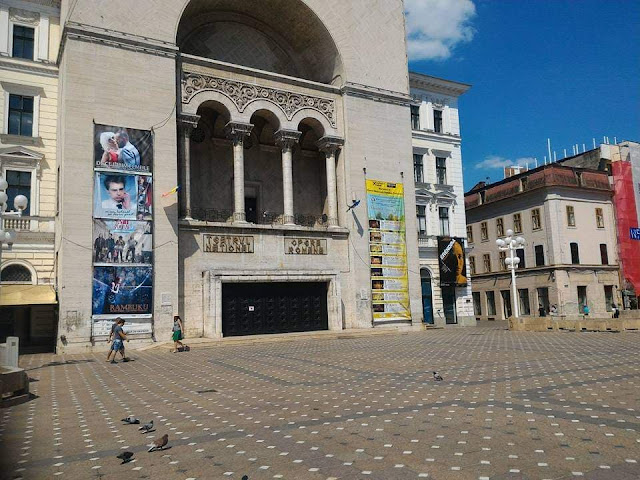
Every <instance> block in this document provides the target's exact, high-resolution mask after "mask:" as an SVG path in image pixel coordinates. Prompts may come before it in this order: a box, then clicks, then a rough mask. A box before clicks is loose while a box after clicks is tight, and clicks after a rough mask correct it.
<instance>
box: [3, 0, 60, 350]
mask: <svg viewBox="0 0 640 480" xmlns="http://www.w3.org/2000/svg"><path fill="white" fill-rule="evenodd" d="M59 18H60V2H59V1H58V2H56V1H51V0H48V1H45V0H29V1H22V0H2V2H0V174H1V175H2V176H3V177H4V178H5V179H6V180H7V182H8V184H9V188H8V190H7V195H8V197H9V201H8V210H12V209H13V208H14V202H13V200H14V198H15V197H16V195H25V196H26V197H27V198H28V199H29V205H28V207H27V209H26V210H25V211H24V213H23V216H22V217H20V218H17V217H15V216H5V217H4V218H3V222H2V223H3V225H2V227H3V228H4V229H5V230H8V229H11V230H14V231H16V232H17V238H16V242H15V244H14V245H13V246H12V247H11V248H9V247H8V245H6V244H5V245H4V246H3V247H2V248H3V250H2V257H1V258H2V263H1V265H0V278H1V280H2V282H1V286H0V341H3V340H2V339H3V338H4V337H6V336H7V335H15V336H19V337H20V340H21V351H30V350H31V351H34V350H36V349H38V348H44V349H48V350H50V349H51V348H53V345H54V340H53V339H54V337H55V328H56V305H55V304H56V294H55V268H54V257H55V254H54V250H55V249H54V224H55V218H54V217H55V215H56V172H57V162H56V122H57V99H58V68H57V66H56V59H57V56H58V45H59V39H60V20H59Z"/></svg>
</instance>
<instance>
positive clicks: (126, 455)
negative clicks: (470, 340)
mask: <svg viewBox="0 0 640 480" xmlns="http://www.w3.org/2000/svg"><path fill="white" fill-rule="evenodd" d="M433 379H434V380H435V381H436V382H440V381H442V380H443V378H442V375H440V374H439V373H438V372H433ZM122 421H123V422H124V424H125V425H139V424H140V420H139V419H137V418H136V417H134V416H133V415H129V416H128V417H127V418H123V419H122ZM138 430H140V433H151V432H155V429H154V427H153V420H151V421H150V422H149V423H145V424H144V425H142V426H141V427H139V428H138ZM167 443H169V435H167V434H166V433H165V434H164V435H163V436H162V437H160V438H158V439H156V440H154V441H153V443H151V444H149V445H147V446H148V447H149V450H148V451H149V452H154V451H156V450H164V448H165V447H166V446H167ZM117 458H119V459H120V460H122V463H121V464H120V465H122V464H125V463H129V462H130V461H131V460H133V452H122V453H121V454H120V455H118V456H117ZM242 480H249V477H247V476H246V475H244V476H243V477H242Z"/></svg>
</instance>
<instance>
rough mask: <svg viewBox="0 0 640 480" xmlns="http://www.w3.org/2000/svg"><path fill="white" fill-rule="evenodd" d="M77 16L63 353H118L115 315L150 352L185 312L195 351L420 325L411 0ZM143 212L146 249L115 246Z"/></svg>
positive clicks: (98, 7) (71, 59)
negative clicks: (205, 342) (239, 339)
mask: <svg viewBox="0 0 640 480" xmlns="http://www.w3.org/2000/svg"><path fill="white" fill-rule="evenodd" d="M123 12H126V14H123ZM62 18H63V23H64V24H65V29H64V33H63V38H62V50H61V52H60V55H59V62H60V64H59V68H60V79H61V81H60V115H59V140H60V141H59V145H58V148H59V155H60V157H61V158H63V159H64V160H63V162H62V164H61V171H60V177H59V182H60V188H59V200H60V207H61V208H60V214H59V216H58V222H57V229H56V234H57V238H58V255H59V261H58V272H57V273H58V277H57V278H58V282H59V285H58V292H59V301H60V320H59V323H60V327H59V335H58V338H59V343H58V347H59V349H60V350H66V351H69V350H73V349H76V350H77V349H84V348H91V347H92V346H93V345H104V344H105V342H104V339H105V338H106V334H107V333H108V332H107V331H106V330H105V325H108V322H109V321H110V320H112V319H113V318H115V316H117V315H121V316H123V317H126V319H127V320H128V321H127V325H128V328H130V329H131V330H130V333H131V338H132V339H133V341H136V342H138V341H139V342H148V341H149V340H150V339H151V338H154V339H156V340H161V341H164V340H167V339H168V338H169V336H170V334H171V327H172V325H173V315H175V314H180V315H182V317H183V320H184V325H185V329H186V334H187V337H189V336H191V337H193V336H205V337H221V336H228V335H244V334H255V333H275V332H289V331H300V330H323V329H330V330H340V329H353V328H371V327H383V326H385V325H405V326H408V327H411V326H415V327H419V326H420V325H421V324H422V321H423V308H422V304H421V282H420V272H419V271H418V270H417V269H414V268H413V267H410V266H412V265H419V264H420V260H419V249H418V236H417V235H416V232H417V230H418V229H417V225H416V216H415V215H414V214H413V212H414V211H415V210H416V192H415V184H414V182H413V181H412V179H411V172H412V170H413V165H412V163H411V162H412V140H411V138H412V133H411V125H410V105H411V103H412V100H411V96H410V94H409V93H410V92H409V78H408V77H409V76H408V71H407V55H406V40H405V30H404V16H403V3H402V1H400V0H392V1H385V2H365V3H354V2H344V1H337V0H330V1H326V0H323V1H319V0H304V1H302V0H292V1H290V2H286V5H285V4H283V3H281V2H261V1H257V0H247V1H243V2H237V1H231V0H219V1H215V2H211V1H204V0H191V1H188V0H180V1H175V0H172V1H168V0H162V1H157V0H156V1H153V2H152V1H151V0H141V1H137V2H130V1H128V0H113V1H111V2H95V1H89V0H78V1H76V2H63V6H62ZM142 18H144V19H146V21H144V22H141V21H140V19H142ZM382 30H384V32H385V35H384V36H382V37H377V38H376V41H371V32H374V31H382ZM380 65H384V68H380ZM145 132H146V133H145ZM452 133H454V132H452ZM103 134H104V135H105V136H104V140H105V143H104V145H103V144H102V143H101V140H103ZM125 134H126V136H127V137H126V138H125V137H123V135H125ZM109 136H111V137H110V138H111V140H109ZM127 138H128V139H129V140H130V141H131V142H130V143H131V144H133V146H134V147H135V148H137V149H138V150H139V155H136V154H135V151H134V150H135V148H134V149H132V148H131V147H129V146H128V145H127ZM149 139H152V140H151V141H150V140H149ZM109 141H111V142H115V143H117V144H118V146H117V147H116V146H115V143H112V145H113V147H109V143H108V142H109ZM101 145H102V147H101ZM142 146H144V151H143V148H142ZM110 148H113V150H110ZM125 150H128V152H129V153H127V152H125ZM131 152H134V153H133V154H131ZM124 154H127V155H129V157H127V158H128V160H127V161H131V162H132V163H131V164H130V165H126V164H125V163H124V162H125V160H123V158H125V155H124ZM94 155H97V156H95V157H94ZM101 155H102V157H101ZM92 158H94V159H95V162H93V163H92V162H91V161H90V159H92ZM100 158H102V159H103V160H100ZM151 158H152V163H149V162H151V160H150V159H151ZM145 162H147V163H145ZM142 167H144V168H145V169H146V170H144V171H142V170H143V168H142ZM129 168H130V169H132V170H127V169H129ZM132 171H135V172H136V174H135V176H136V178H135V180H134V181H135V182H136V183H137V184H139V185H146V187H144V188H145V192H146V193H145V195H147V196H146V197H144V198H143V197H141V196H140V195H141V194H140V191H141V190H140V189H138V190H137V193H136V191H135V189H134V187H133V186H132V185H133V183H132V182H133V180H130V178H129V177H130V176H134V175H133V174H131V172H132ZM151 183H152V184H153V195H152V196H151V197H150V196H148V195H149V192H150V190H149V187H148V186H149V185H150V184H151ZM176 185H179V194H178V195H174V194H172V193H170V192H172V189H174V187H176ZM140 188H142V187H140ZM118 189H120V190H122V191H126V192H127V195H129V197H131V196H132V195H138V196H137V199H138V203H137V206H136V205H133V206H132V204H131V202H130V201H129V200H127V199H125V197H126V195H124V196H123V195H120V194H118V193H117V192H116V190H118ZM111 191H113V192H114V193H113V196H112V197H110V198H108V197H107V196H106V195H107V194H108V195H112V194H111V193H110V192H111ZM100 195H102V196H100ZM119 195H120V196H119ZM150 198H151V199H152V201H151V200H150ZM145 202H146V203H145ZM151 204H153V205H152V206H151ZM136 208H137V216H135V217H133V218H134V220H128V221H129V222H141V225H140V230H139V231H140V232H141V233H140V236H139V237H136V238H139V239H140V243H141V244H142V245H143V248H144V240H143V238H149V237H152V238H153V240H152V244H153V247H152V249H147V250H146V251H144V252H143V253H142V254H138V253H137V250H136V249H137V248H139V247H137V246H136V245H137V244H136V242H137V241H138V240H135V239H134V240H131V238H133V237H132V236H133V235H134V234H133V233H131V234H128V236H127V235H125V237H126V238H127V240H126V242H129V241H130V240H131V242H132V243H131V246H129V243H126V245H127V246H126V247H123V246H120V247H118V246H117V245H116V247H112V246H110V245H109V241H110V240H109V238H110V237H111V236H112V235H113V232H114V231H116V230H117V228H119V226H122V227H123V228H131V229H132V231H133V229H135V228H138V227H137V226H135V227H131V224H120V223H118V221H117V220H109V219H108V218H107V216H108V215H112V216H113V217H112V218H124V217H125V216H126V215H128V211H129V210H133V211H135V210H136ZM151 208H152V212H151ZM109 209H111V210H109ZM407 213H408V214H407ZM109 222H111V223H109ZM97 231H99V232H100V234H99V235H98V236H96V232H97ZM136 231H137V230H136ZM462 233H464V232H462ZM103 234H104V235H103ZM143 235H146V236H147V237H143ZM105 236H106V240H105ZM118 237H119V236H118V235H117V234H116V235H115V238H118ZM116 241H118V240H117V239H116ZM123 241H124V240H123ZM104 242H106V244H105V243H104ZM123 248H127V249H129V248H130V249H132V251H133V254H132V255H131V256H129V255H123V254H122V249H123ZM127 254H128V250H127ZM123 257H124V258H123ZM127 261H129V262H130V263H131V265H127ZM92 279H93V287H92V286H91V285H92Z"/></svg>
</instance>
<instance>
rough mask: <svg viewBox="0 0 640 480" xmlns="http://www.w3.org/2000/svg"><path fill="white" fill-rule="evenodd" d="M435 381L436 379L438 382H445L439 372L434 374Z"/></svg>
mask: <svg viewBox="0 0 640 480" xmlns="http://www.w3.org/2000/svg"><path fill="white" fill-rule="evenodd" d="M433 379H434V380H435V381H436V382H439V381H440V380H444V379H443V378H442V375H440V374H439V373H438V372H433Z"/></svg>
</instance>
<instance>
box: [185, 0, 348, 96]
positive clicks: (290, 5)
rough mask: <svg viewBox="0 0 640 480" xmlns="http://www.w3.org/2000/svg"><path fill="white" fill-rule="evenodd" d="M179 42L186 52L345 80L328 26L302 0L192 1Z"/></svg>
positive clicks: (320, 79)
mask: <svg viewBox="0 0 640 480" xmlns="http://www.w3.org/2000/svg"><path fill="white" fill-rule="evenodd" d="M176 44H177V45H178V47H179V48H180V51H181V52H182V53H187V54H191V55H196V56H199V57H205V58H210V59H213V60H220V61H223V62H227V63H233V64H236V65H242V66H245V67H251V68H257V69H260V70H266V71H270V72H274V73H279V74H283V75H289V76H292V77H298V78H304V79H306V80H312V81H315V82H320V83H325V84H333V85H338V84H341V83H342V76H343V73H342V68H343V67H342V61H341V58H340V53H339V52H338V48H337V47H336V44H335V42H334V41H333V39H332V38H331V35H330V34H329V31H328V30H327V28H326V27H325V26H324V24H323V23H322V22H321V21H320V19H319V18H318V17H317V16H316V14H315V13H314V12H313V11H312V10H311V9H310V8H309V7H308V6H307V5H306V4H305V3H304V2H303V1H301V0H270V1H265V0H241V1H240V0H191V1H190V2H189V4H188V5H187V6H186V8H185V9H184V12H183V14H182V17H181V19H180V23H179V25H178V33H177V38H176Z"/></svg>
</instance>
